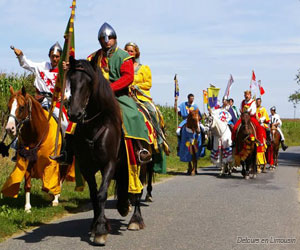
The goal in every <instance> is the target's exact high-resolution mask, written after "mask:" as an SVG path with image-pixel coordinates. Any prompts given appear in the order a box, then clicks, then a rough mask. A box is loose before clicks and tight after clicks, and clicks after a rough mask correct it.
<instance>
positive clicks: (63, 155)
mask: <svg viewBox="0 0 300 250" xmlns="http://www.w3.org/2000/svg"><path fill="white" fill-rule="evenodd" d="M49 158H50V159H51V160H54V161H56V162H57V163H59V164H61V165H71V164H72V162H73V160H72V161H71V160H70V159H68V155H67V153H66V152H62V153H61V154H60V155H57V156H52V155H50V156H49Z"/></svg>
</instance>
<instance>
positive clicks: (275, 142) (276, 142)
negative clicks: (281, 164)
mask: <svg viewBox="0 0 300 250" xmlns="http://www.w3.org/2000/svg"><path fill="white" fill-rule="evenodd" d="M270 127H271V137H272V140H271V144H272V145H271V146H272V149H273V150H272V153H273V162H274V165H273V166H272V165H271V166H270V168H272V169H273V168H275V166H278V153H279V146H280V133H279V131H278V130H277V126H275V125H274V124H273V123H272V124H271V126H270Z"/></svg>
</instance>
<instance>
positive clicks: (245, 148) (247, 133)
mask: <svg viewBox="0 0 300 250" xmlns="http://www.w3.org/2000/svg"><path fill="white" fill-rule="evenodd" d="M234 141H235V148H234V158H235V165H236V166H239V165H240V164H242V167H243V169H242V175H243V176H244V178H245V179H249V178H250V176H249V174H250V173H251V174H252V175H253V177H254V178H255V177H256V174H257V168H256V143H257V140H256V132H255V127H254V125H253V124H252V123H251V119H250V114H249V113H248V112H244V113H242V114H241V124H240V127H239V128H238V130H237V133H236V136H235V140H234Z"/></svg>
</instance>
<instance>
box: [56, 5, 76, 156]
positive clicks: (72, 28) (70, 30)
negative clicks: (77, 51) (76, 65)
mask: <svg viewBox="0 0 300 250" xmlns="http://www.w3.org/2000/svg"><path fill="white" fill-rule="evenodd" d="M75 7H76V0H73V1H72V12H71V17H70V26H69V31H68V35H67V37H66V38H65V40H66V39H68V40H67V41H68V43H67V53H66V58H63V60H64V61H65V62H66V63H68V62H69V52H70V47H71V38H72V37H71V36H72V33H73V31H74V16H75ZM66 76H67V70H65V71H64V79H63V85H62V89H61V100H60V106H59V116H58V122H57V130H56V138H55V149H54V156H57V146H58V139H59V133H60V128H61V119H62V109H63V106H64V105H63V102H64V98H65V90H66V81H67V79H66V78H67V77H66ZM59 80H61V79H59Z"/></svg>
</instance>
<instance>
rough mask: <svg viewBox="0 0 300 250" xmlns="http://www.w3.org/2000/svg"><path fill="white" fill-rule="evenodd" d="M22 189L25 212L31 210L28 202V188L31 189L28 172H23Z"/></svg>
mask: <svg viewBox="0 0 300 250" xmlns="http://www.w3.org/2000/svg"><path fill="white" fill-rule="evenodd" d="M24 190H25V212H27V213H30V212H31V204H30V190H31V175H30V172H28V171H26V172H25V182H24Z"/></svg>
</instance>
